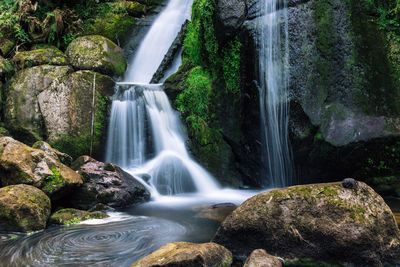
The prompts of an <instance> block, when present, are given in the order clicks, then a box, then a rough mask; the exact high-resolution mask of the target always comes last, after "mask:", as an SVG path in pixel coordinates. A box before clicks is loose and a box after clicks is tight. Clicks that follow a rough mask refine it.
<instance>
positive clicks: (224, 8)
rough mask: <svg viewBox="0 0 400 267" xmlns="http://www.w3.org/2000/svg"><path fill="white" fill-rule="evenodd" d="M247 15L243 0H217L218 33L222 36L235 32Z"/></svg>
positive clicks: (225, 36) (228, 35)
mask: <svg viewBox="0 0 400 267" xmlns="http://www.w3.org/2000/svg"><path fill="white" fill-rule="evenodd" d="M246 16H247V6H246V1H245V0H218V1H217V25H219V29H220V30H219V31H218V32H219V33H220V34H223V36H224V38H227V37H231V36H232V35H234V34H235V33H237V32H238V31H239V29H240V27H241V26H242V25H243V23H244V21H245V20H246Z"/></svg>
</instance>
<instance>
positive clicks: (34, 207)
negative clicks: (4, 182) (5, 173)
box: [0, 185, 51, 232]
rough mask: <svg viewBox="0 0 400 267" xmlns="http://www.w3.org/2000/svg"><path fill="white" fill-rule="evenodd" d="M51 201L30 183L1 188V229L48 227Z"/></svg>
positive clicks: (17, 229) (24, 230) (35, 229)
mask: <svg viewBox="0 0 400 267" xmlns="http://www.w3.org/2000/svg"><path fill="white" fill-rule="evenodd" d="M50 210H51V203H50V199H49V198H48V197H47V196H46V194H45V193H43V192H42V191H40V190H39V189H37V188H35V187H33V186H30V185H12V186H6V187H3V188H0V231H19V232H30V231H38V230H42V229H44V228H46V222H47V219H48V217H49V216H50Z"/></svg>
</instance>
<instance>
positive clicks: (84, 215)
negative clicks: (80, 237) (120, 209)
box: [50, 209, 109, 225]
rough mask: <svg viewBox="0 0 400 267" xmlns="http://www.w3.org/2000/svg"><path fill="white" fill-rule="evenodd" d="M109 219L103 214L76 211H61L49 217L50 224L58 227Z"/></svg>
mask: <svg viewBox="0 0 400 267" xmlns="http://www.w3.org/2000/svg"><path fill="white" fill-rule="evenodd" d="M107 217H109V216H108V215H107V214H106V213H104V212H99V211H96V212H88V211H83V210H77V209H61V210H58V211H57V212H55V213H54V214H52V215H51V217H50V222H51V223H53V224H60V225H73V224H77V223H80V222H82V221H86V220H91V219H103V218H107Z"/></svg>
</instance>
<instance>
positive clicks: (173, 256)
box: [132, 242, 232, 267]
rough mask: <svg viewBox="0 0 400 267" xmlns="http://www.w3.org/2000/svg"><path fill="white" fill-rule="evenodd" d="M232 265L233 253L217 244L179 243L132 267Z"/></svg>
mask: <svg viewBox="0 0 400 267" xmlns="http://www.w3.org/2000/svg"><path fill="white" fill-rule="evenodd" d="M231 264H232V253H231V252H229V250H227V249H226V248H224V247H223V246H220V245H218V244H215V243H204V244H193V243H188V242H177V243H170V244H167V245H165V246H163V247H161V248H160V249H158V250H157V251H155V252H153V253H152V254H150V255H149V256H147V257H144V258H143V259H141V260H139V261H137V262H135V263H134V264H132V267H156V266H157V267H162V266H188V267H195V266H215V267H228V266H231Z"/></svg>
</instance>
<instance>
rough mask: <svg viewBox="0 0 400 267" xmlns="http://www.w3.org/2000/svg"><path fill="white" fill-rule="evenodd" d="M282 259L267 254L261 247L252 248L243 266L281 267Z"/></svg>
mask: <svg viewBox="0 0 400 267" xmlns="http://www.w3.org/2000/svg"><path fill="white" fill-rule="evenodd" d="M282 266H283V265H282V261H281V260H280V259H279V258H277V257H274V256H272V255H269V254H268V253H267V252H266V251H265V250H263V249H256V250H254V251H253V252H252V253H251V254H250V256H249V257H248V258H247V260H246V262H245V264H244V265H243V267H282Z"/></svg>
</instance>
